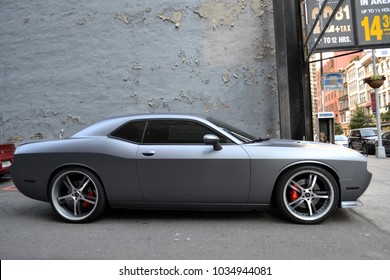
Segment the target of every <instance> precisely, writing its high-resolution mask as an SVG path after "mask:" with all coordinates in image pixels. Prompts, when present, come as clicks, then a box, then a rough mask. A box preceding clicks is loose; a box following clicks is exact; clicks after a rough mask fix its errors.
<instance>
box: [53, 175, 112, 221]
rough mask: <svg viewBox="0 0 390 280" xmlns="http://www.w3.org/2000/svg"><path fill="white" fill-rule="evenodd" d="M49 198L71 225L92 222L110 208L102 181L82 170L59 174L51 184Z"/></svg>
mask: <svg viewBox="0 0 390 280" xmlns="http://www.w3.org/2000/svg"><path fill="white" fill-rule="evenodd" d="M49 197H50V203H51V206H52V207H53V209H54V211H55V212H56V214H58V215H59V216H60V217H61V218H62V219H64V220H66V221H67V222H71V223H87V222H91V221H93V220H94V219H96V218H97V217H98V216H99V215H100V214H101V213H102V212H103V211H104V209H105V207H106V204H107V203H106V197H105V194H104V189H103V185H102V183H101V182H100V180H99V179H98V178H97V177H96V176H95V175H94V174H93V173H92V172H90V171H89V170H87V169H85V168H80V167H71V168H65V169H62V170H61V171H59V172H58V173H57V174H56V175H55V176H54V178H53V180H52V181H51V184H50V193H49Z"/></svg>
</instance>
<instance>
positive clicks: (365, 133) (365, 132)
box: [361, 129, 378, 137]
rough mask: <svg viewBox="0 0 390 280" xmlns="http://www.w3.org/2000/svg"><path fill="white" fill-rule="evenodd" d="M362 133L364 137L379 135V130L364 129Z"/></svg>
mask: <svg viewBox="0 0 390 280" xmlns="http://www.w3.org/2000/svg"><path fill="white" fill-rule="evenodd" d="M361 135H362V136H364V137H370V136H377V135H378V132H377V130H376V129H362V131H361Z"/></svg>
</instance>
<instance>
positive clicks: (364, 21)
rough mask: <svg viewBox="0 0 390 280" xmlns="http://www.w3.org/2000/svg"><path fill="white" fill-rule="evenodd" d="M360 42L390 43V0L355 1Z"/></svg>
mask: <svg viewBox="0 0 390 280" xmlns="http://www.w3.org/2000/svg"><path fill="white" fill-rule="evenodd" d="M355 12H356V21H357V24H356V30H357V35H358V44H359V45H360V46H371V45H376V44H386V45H389V44H390V0H358V1H355Z"/></svg>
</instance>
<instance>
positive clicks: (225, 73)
mask: <svg viewBox="0 0 390 280" xmlns="http://www.w3.org/2000/svg"><path fill="white" fill-rule="evenodd" d="M221 77H222V80H223V82H224V83H225V84H226V83H228V82H229V81H230V79H229V72H228V71H227V70H226V71H225V72H224V73H223V75H222V76H221Z"/></svg>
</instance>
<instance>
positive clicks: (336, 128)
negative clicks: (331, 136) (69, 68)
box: [334, 123, 344, 135]
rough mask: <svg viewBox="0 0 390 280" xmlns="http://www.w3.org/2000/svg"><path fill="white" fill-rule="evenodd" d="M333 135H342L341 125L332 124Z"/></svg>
mask: <svg viewBox="0 0 390 280" xmlns="http://www.w3.org/2000/svg"><path fill="white" fill-rule="evenodd" d="M334 133H335V134H336V135H342V134H344V130H343V128H342V127H341V124H339V123H335V124H334Z"/></svg>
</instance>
